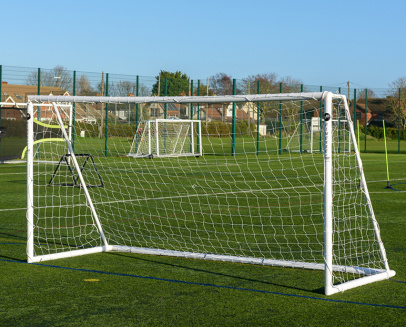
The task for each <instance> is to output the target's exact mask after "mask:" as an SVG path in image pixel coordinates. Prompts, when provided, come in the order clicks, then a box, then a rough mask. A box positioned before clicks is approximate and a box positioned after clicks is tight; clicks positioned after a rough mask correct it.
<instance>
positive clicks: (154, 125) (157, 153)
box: [128, 118, 203, 158]
mask: <svg viewBox="0 0 406 327" xmlns="http://www.w3.org/2000/svg"><path fill="white" fill-rule="evenodd" d="M141 124H143V125H144V127H145V128H144V130H143V131H142V135H141V138H140V140H139V142H140V143H141V142H144V143H145V142H146V143H147V145H148V153H141V152H139V151H137V150H136V148H137V146H139V145H140V144H137V141H138V140H137V133H138V131H139V126H141ZM162 124H163V125H165V124H171V125H172V124H179V125H181V126H182V125H184V124H187V126H188V131H187V132H188V134H189V135H185V134H182V133H181V132H182V131H181V130H180V131H179V132H178V133H177V135H176V140H175V142H176V145H175V147H174V149H173V151H170V152H169V153H168V152H166V151H164V150H165V149H162V148H161V147H160V143H161V142H160V139H161V138H166V136H165V135H161V134H160V133H159V126H160V125H162ZM194 125H196V134H195V133H194V130H195V129H194ZM201 130H202V122H201V120H196V119H164V118H163V119H153V120H147V121H146V122H141V123H139V124H138V126H137V132H136V134H135V136H134V138H133V143H132V145H131V150H130V153H129V154H128V156H129V157H134V158H139V157H150V158H153V157H187V156H202V155H203V152H202V147H201V146H199V149H196V147H195V137H197V140H196V141H197V143H198V144H202V135H201V132H200V131H201ZM153 132H154V133H153ZM187 138H189V139H190V142H189V148H190V151H188V152H186V151H185V152H182V151H179V152H175V151H174V150H176V148H177V147H178V146H177V143H179V142H181V148H182V149H183V148H184V143H185V141H186V139H187Z"/></svg>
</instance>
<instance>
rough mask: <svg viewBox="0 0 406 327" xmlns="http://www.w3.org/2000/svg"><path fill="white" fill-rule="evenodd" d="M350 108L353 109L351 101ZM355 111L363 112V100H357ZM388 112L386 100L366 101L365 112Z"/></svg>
mask: <svg viewBox="0 0 406 327" xmlns="http://www.w3.org/2000/svg"><path fill="white" fill-rule="evenodd" d="M350 107H352V108H354V101H351V103H350ZM357 109H358V110H362V111H364V112H365V99H358V100H357ZM387 110H388V105H387V99H386V98H374V99H368V100H367V112H369V113H380V112H385V111H387Z"/></svg>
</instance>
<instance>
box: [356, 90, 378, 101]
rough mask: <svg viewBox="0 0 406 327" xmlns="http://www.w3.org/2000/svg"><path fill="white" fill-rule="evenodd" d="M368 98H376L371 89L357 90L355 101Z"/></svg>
mask: <svg viewBox="0 0 406 327" xmlns="http://www.w3.org/2000/svg"><path fill="white" fill-rule="evenodd" d="M366 96H368V99H373V98H376V97H377V96H376V94H375V92H374V91H373V90H371V89H359V90H357V100H358V99H365V98H366Z"/></svg>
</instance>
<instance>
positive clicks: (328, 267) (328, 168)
mask: <svg viewBox="0 0 406 327" xmlns="http://www.w3.org/2000/svg"><path fill="white" fill-rule="evenodd" d="M333 99H339V100H340V101H341V103H342V105H343V107H344V110H346V111H348V112H349V107H348V104H347V101H346V97H345V96H344V95H340V94H333V93H331V92H314V93H290V94H283V93H281V94H264V95H234V96H208V97H195V96H188V97H89V96H29V97H28V101H29V102H28V106H27V111H28V115H30V116H29V117H31V119H28V124H27V131H28V133H27V134H28V141H27V226H28V231H27V235H28V236H27V237H28V239H27V261H28V262H29V263H32V262H41V261H45V260H52V259H59V258H67V257H74V256H79V255H84V254H89V253H98V252H107V251H120V252H131V253H143V254H152V255H165V256H176V257H185V258H198V259H205V260H220V261H230V262H240V263H250V264H254V263H255V264H261V265H270V266H282V267H291V268H308V269H317V270H324V271H325V294H326V295H331V294H334V293H337V292H343V291H345V290H347V289H350V288H354V287H357V286H361V285H365V284H368V283H371V282H375V281H378V280H384V279H388V278H390V277H392V276H394V275H395V272H394V271H393V270H390V269H389V265H388V263H387V258H386V253H385V249H384V246H383V243H382V240H381V237H380V231H379V227H378V224H377V222H376V219H375V215H374V211H373V208H372V204H371V200H370V197H369V193H368V189H367V184H366V180H365V176H364V171H363V166H362V161H361V158H360V155H359V151H358V147H357V142H356V137H355V133H354V128H353V123H352V121H351V120H349V121H348V122H347V123H348V125H349V127H350V133H351V140H352V143H353V147H354V149H355V156H356V161H357V164H358V167H359V176H360V187H361V188H363V190H365V198H366V201H367V203H368V208H369V211H370V213H371V218H372V224H373V227H374V230H375V234H376V238H377V241H378V243H379V248H380V251H381V254H382V257H383V260H384V266H385V268H384V269H380V270H376V269H373V268H371V269H369V268H365V267H356V266H351V267H348V266H335V265H333V198H332V193H333V192H332V190H333V184H332V183H333V172H332V134H333V132H332V119H330V118H331V116H332V101H333ZM284 100H288V101H289V100H299V101H300V100H317V101H323V102H324V117H322V119H323V121H324V137H323V140H324V151H323V157H324V254H323V257H324V264H318V263H311V262H310V263H306V262H297V261H289V260H287V261H285V260H284V261H282V260H274V259H264V258H253V257H238V256H232V255H219V254H210V253H195V252H188V251H174V250H165V249H154V248H142V247H130V246H121V245H110V244H109V242H108V240H107V238H106V237H105V234H104V231H103V225H102V224H101V222H100V219H99V217H98V213H97V210H96V209H95V207H94V205H93V201H92V197H91V195H90V193H89V191H88V189H87V186H86V183H85V182H84V180H83V177H82V175H81V173H80V167H79V164H78V162H77V160H76V156H75V152H74V150H73V149H72V146H71V144H70V141H69V140H70V137H69V135H68V134H67V132H66V131H65V128H64V127H63V122H62V119H61V117H60V115H59V110H58V109H57V104H56V103H85V102H91V103H105V104H113V103H182V104H190V103H218V102H233V103H236V102H253V103H256V102H262V101H284ZM36 102H48V103H53V104H54V105H53V106H54V109H55V113H56V115H57V119H58V124H59V125H60V127H61V130H62V132H63V134H64V138H65V140H66V145H67V147H68V149H69V153H70V155H71V159H72V162H73V165H74V166H75V167H76V169H77V171H78V172H79V179H80V181H81V184H82V188H83V190H84V192H85V195H86V201H87V203H88V205H89V207H90V209H91V212H92V216H93V218H94V220H95V222H96V225H97V229H98V230H99V233H100V237H101V239H102V243H103V245H102V246H98V247H93V248H85V249H79V250H72V251H67V252H62V253H52V254H46V255H35V254H34V236H33V233H34V218H33V217H34V216H33V212H34V189H33V184H34V174H33V160H34V146H33V140H32V137H30V135H31V136H32V135H33V119H32V117H33V108H34V106H35V105H36V104H35V103H36ZM201 148H202V147H200V149H201ZM333 271H343V272H354V273H361V274H364V275H365V277H361V278H357V279H354V280H351V281H348V282H344V283H342V284H339V285H334V284H333V275H332V272H333Z"/></svg>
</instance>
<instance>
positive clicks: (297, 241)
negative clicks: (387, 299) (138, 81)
mask: <svg viewBox="0 0 406 327" xmlns="http://www.w3.org/2000/svg"><path fill="white" fill-rule="evenodd" d="M334 101H335V103H334V104H333V117H332V118H333V124H332V125H333V144H332V151H333V229H334V230H333V264H334V265H335V266H336V268H337V270H338V272H336V273H335V274H334V282H335V283H341V282H345V281H348V280H351V279H353V278H356V277H357V276H358V275H360V274H364V273H365V271H364V272H358V273H356V274H354V273H348V271H351V269H342V267H344V266H345V267H352V268H353V269H352V270H354V269H355V270H357V268H354V267H360V268H368V269H369V268H370V269H385V262H384V261H385V259H384V255H383V254H382V251H381V248H380V246H379V242H378V241H379V237H377V235H376V230H375V229H374V225H373V219H374V218H373V214H372V213H371V210H370V209H371V208H370V206H369V202H368V197H367V196H366V192H367V191H366V188H365V187H362V185H361V187H360V176H361V175H360V171H359V165H358V162H357V160H356V155H355V154H354V152H353V145H352V142H351V137H350V133H349V127H350V124H349V123H348V122H350V120H351V118H350V117H349V116H348V113H346V112H345V110H344V106H343V104H342V103H341V102H340V101H341V100H338V99H337V100H334ZM85 105H86V106H87V107H92V108H93V109H94V111H99V115H98V116H100V117H106V115H105V110H106V108H108V107H107V106H105V105H103V106H101V105H100V104H92V103H86V104H84V103H79V102H78V103H76V104H75V113H74V115H73V116H74V119H73V122H74V124H72V127H70V128H67V129H66V130H67V132H69V131H71V132H72V137H71V143H72V147H73V149H74V152H75V154H76V156H77V161H78V165H79V170H80V171H81V172H82V174H83V179H84V181H85V183H86V185H87V186H89V188H88V192H89V195H90V198H91V200H92V202H93V205H94V208H95V211H96V213H97V216H98V219H99V220H100V223H101V226H102V229H103V232H104V235H105V237H106V240H107V242H108V244H109V245H118V246H124V247H137V248H148V249H162V250H170V251H181V252H188V253H200V254H203V255H206V254H207V255H208V254H214V255H223V256H233V257H235V258H254V259H255V260H257V259H259V260H260V261H259V262H263V263H265V261H266V260H268V259H272V260H277V261H281V262H294V263H298V265H299V266H300V265H303V266H304V267H306V266H307V265H310V266H312V267H313V268H316V269H322V268H323V267H324V229H323V228H324V183H325V181H324V158H323V146H322V144H324V143H323V142H324V139H323V137H324V136H323V135H324V134H323V126H321V128H320V129H318V130H315V129H314V128H312V125H311V121H312V117H317V118H318V119H319V117H320V116H321V117H323V110H324V108H323V106H322V105H321V104H320V101H319V100H303V99H299V100H289V101H276V102H275V101H265V102H260V103H252V102H241V103H238V104H236V105H235V106H234V107H233V108H232V111H233V112H234V117H235V120H234V124H233V116H231V117H230V115H229V112H230V110H229V108H230V102H224V103H211V104H208V103H199V104H194V105H193V108H192V109H191V110H190V112H189V116H188V117H187V118H188V119H190V117H192V115H194V116H193V118H195V119H197V120H200V121H201V122H202V124H201V127H199V128H197V127H196V125H193V123H192V125H191V123H190V122H184V123H181V122H179V121H176V122H173V123H172V124H171V123H170V122H168V121H165V122H162V124H159V126H160V130H161V132H160V137H159V141H158V142H161V143H160V145H159V147H161V149H165V151H168V152H170V153H171V156H170V157H165V156H162V157H161V156H154V158H153V159H150V158H148V157H146V156H144V154H151V153H154V152H153V151H152V152H151V148H148V147H150V146H151V144H152V148H154V146H155V148H156V144H155V145H154V142H156V141H153V140H154V137H152V138H150V139H149V141H148V134H149V133H150V132H152V133H150V135H151V134H152V135H153V134H154V133H155V131H154V129H155V128H156V126H157V125H156V124H155V121H156V115H157V113H156V111H155V112H154V115H155V117H154V118H155V120H153V119H151V120H148V119H147V120H144V121H142V122H139V123H138V125H137V124H133V123H131V124H129V123H127V122H125V121H119V120H117V117H114V116H113V115H114V113H113V112H108V114H107V118H108V120H107V126H106V120H104V122H103V123H102V122H100V121H99V123H98V124H92V123H88V122H86V120H85V119H84V118H85V117H83V113H84V112H85V111H84V110H83V109H81V108H82V107H84V106H85ZM41 108H42V107H41ZM177 108H178V109H179V115H180V116H181V115H182V108H181V106H180V105H179V106H178V107H177ZM134 109H135V107H134ZM58 110H60V107H58ZM144 110H145V109H144ZM163 114H164V113H162V115H163ZM148 115H149V113H148V112H147V111H145V112H143V117H144V118H145V117H147V118H148ZM68 116H69V115H67V114H66V115H63V119H64V120H65V122H66V124H68V120H69V119H68ZM95 116H97V115H95ZM134 116H135V115H134ZM258 118H259V121H258ZM320 121H321V123H322V124H323V121H322V120H320ZM113 122H116V123H113ZM48 124H49V125H57V124H58V123H57V122H56V119H55V117H54V116H53V117H52V118H51V119H50V121H49V122H48ZM101 124H103V127H102V128H101V126H100V125H101ZM165 129H166V130H165ZM192 130H193V133H191V131H192ZM34 131H35V133H34V135H33V137H34V140H38V139H44V138H49V139H51V138H53V139H56V138H59V139H60V138H63V136H62V134H61V131H60V130H58V129H54V128H46V127H44V126H41V125H38V124H35V123H34ZM106 131H107V135H106ZM101 134H102V135H101ZM192 141H193V142H192ZM171 142H172V143H171ZM191 144H193V153H199V151H200V150H202V152H203V155H202V156H184V155H183V154H184V153H192V151H191V150H190V148H191V147H192V145H191ZM178 145H179V146H178ZM34 148H35V155H34V235H35V241H34V250H35V255H36V256H42V255H47V254H50V253H59V252H64V251H71V250H74V249H78V248H88V247H96V246H102V245H104V242H103V240H102V238H101V236H100V233H99V230H98V228H97V224H96V222H95V217H94V214H93V213H92V210H91V207H90V205H89V201H88V200H87V198H86V196H85V192H84V188H83V185H82V183H81V182H80V180H79V178H78V175H79V173H78V170H77V168H76V167H75V166H74V165H73V162H72V158H71V156H70V154H69V150H68V148H67V147H66V144H65V143H64V142H60V141H47V142H38V143H37V144H35V145H34ZM155 151H156V150H155ZM155 153H156V152H155ZM129 154H130V155H129ZM131 154H133V155H131ZM255 260H253V261H255ZM287 265H289V264H287ZM344 270H347V272H345V271H344ZM361 270H362V269H361Z"/></svg>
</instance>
